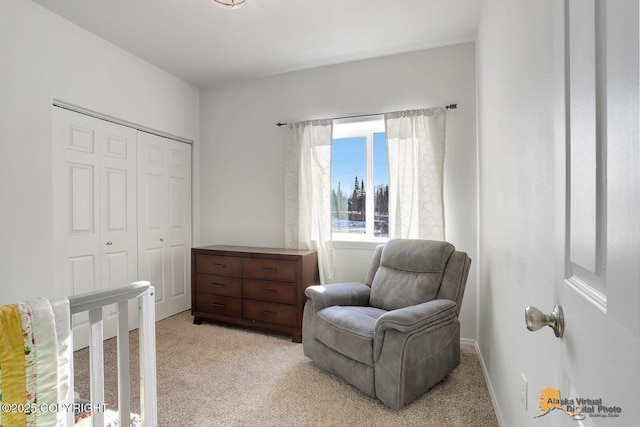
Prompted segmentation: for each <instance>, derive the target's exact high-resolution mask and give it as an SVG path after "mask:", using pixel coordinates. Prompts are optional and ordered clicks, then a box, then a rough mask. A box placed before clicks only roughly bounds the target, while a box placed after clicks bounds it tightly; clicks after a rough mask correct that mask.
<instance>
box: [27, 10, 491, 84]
mask: <svg viewBox="0 0 640 427" xmlns="http://www.w3.org/2000/svg"><path fill="white" fill-rule="evenodd" d="M34 1H35V2H36V3H38V4H40V5H42V6H44V7H45V8H47V9H49V10H51V11H53V12H54V13H56V14H58V15H60V16H62V17H64V18H66V19H68V20H69V21H71V22H74V23H75V24H77V25H79V26H81V27H83V28H85V29H87V30H89V31H90V32H92V33H94V34H96V35H98V36H99V37H101V38H103V39H105V40H107V41H109V42H111V43H113V44H115V45H117V46H119V47H121V48H122V49H124V50H127V51H129V52H131V53H132V54H134V55H136V56H138V57H140V58H142V59H144V60H145V61H147V62H150V63H151V64H154V65H156V66H158V67H159V68H162V69H163V70H165V71H167V72H169V73H171V74H173V75H175V76H177V77H179V78H181V79H182V80H184V81H186V82H188V83H190V84H192V85H194V86H197V87H199V88H208V87H212V86H215V85H219V84H224V83H228V82H231V81H237V80H245V79H253V78H258V77H263V76H268V75H273V74H280V73H284V72H288V71H296V70H302V69H307V68H314V67H319V66H324V65H330V64H337V63H342V62H348V61H354V60H359V59H367V58H374V57H379V56H385V55H390V54H395V53H404V52H410V51H415V50H421V49H427V48H431V47H437V46H444V45H449V44H455V43H462V42H468V41H472V40H475V36H476V29H477V21H478V16H479V14H480V7H481V3H482V0H396V1H390V0H342V1H340V0H248V2H247V5H246V6H245V7H244V8H241V9H237V10H228V9H222V8H220V7H217V6H216V5H215V4H214V3H213V2H212V1H211V0H34Z"/></svg>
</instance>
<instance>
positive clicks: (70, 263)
mask: <svg viewBox="0 0 640 427" xmlns="http://www.w3.org/2000/svg"><path fill="white" fill-rule="evenodd" d="M53 145H54V146H53V152H54V154H53V158H54V164H53V200H54V203H53V206H54V212H53V219H54V263H53V264H54V267H53V271H54V283H55V287H56V289H55V293H56V295H57V296H68V295H77V294H80V293H85V292H91V291H95V290H102V289H107V288H114V287H120V286H124V285H126V284H128V283H130V282H133V281H135V280H137V275H138V271H137V237H136V236H137V224H136V131H135V130H133V129H131V128H127V127H124V126H120V125H117V124H113V123H109V122H106V121H104V120H99V119H96V118H93V117H89V116H86V115H84V114H80V113H76V112H72V111H68V110H65V109H62V108H58V107H53ZM115 314H116V308H115V306H112V307H107V308H105V309H104V313H103V316H104V336H105V338H109V337H112V336H115V332H116V319H115ZM87 322H88V318H87V316H86V313H85V314H80V315H76V316H74V318H73V326H74V346H75V347H76V348H82V347H85V346H86V345H87V344H88V329H87ZM135 325H137V310H136V307H135V305H134V304H130V310H129V328H130V329H131V328H133V327H135Z"/></svg>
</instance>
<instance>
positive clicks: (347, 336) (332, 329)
mask: <svg viewBox="0 0 640 427" xmlns="http://www.w3.org/2000/svg"><path fill="white" fill-rule="evenodd" d="M384 313H386V310H382V309H379V308H376V307H354V306H340V305H337V306H331V307H327V308H325V309H322V310H320V311H319V312H318V313H316V316H314V319H313V321H314V322H316V324H315V327H314V330H315V331H316V339H317V340H319V341H321V342H322V343H324V345H326V346H327V347H330V348H332V349H333V350H335V351H337V352H339V353H342V354H343V355H345V356H347V357H349V358H351V359H354V360H357V361H358V362H361V363H364V364H366V365H368V366H373V332H374V330H375V326H376V322H377V320H378V318H379V317H380V316H382V315H383V314H384Z"/></svg>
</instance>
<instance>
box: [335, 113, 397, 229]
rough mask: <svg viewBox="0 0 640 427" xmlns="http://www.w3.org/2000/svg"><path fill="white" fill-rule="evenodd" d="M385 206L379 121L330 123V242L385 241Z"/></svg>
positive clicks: (383, 145) (384, 155) (383, 151)
mask: <svg viewBox="0 0 640 427" xmlns="http://www.w3.org/2000/svg"><path fill="white" fill-rule="evenodd" d="M368 195H369V197H367V196H368ZM388 206H389V172H388V161H387V148H386V135H385V129H384V120H383V118H382V117H367V118H362V117H361V118H356V119H343V120H336V121H334V128H333V144H332V151H331V214H332V232H333V239H334V240H378V239H380V240H384V239H386V238H387V237H388V235H389V234H388V233H389V207H388Z"/></svg>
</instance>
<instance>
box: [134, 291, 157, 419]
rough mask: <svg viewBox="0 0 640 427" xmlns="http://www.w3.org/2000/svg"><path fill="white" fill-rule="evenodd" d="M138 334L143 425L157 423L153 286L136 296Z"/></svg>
mask: <svg viewBox="0 0 640 427" xmlns="http://www.w3.org/2000/svg"><path fill="white" fill-rule="evenodd" d="M138 319H139V325H140V327H139V329H138V333H139V334H140V335H139V336H140V338H139V345H140V352H139V353H140V412H141V413H140V416H141V418H142V425H143V426H144V427H156V426H157V425H158V399H157V389H156V302H155V291H154V287H153V286H149V291H148V292H147V293H146V294H145V295H143V296H141V297H139V298H138Z"/></svg>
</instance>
